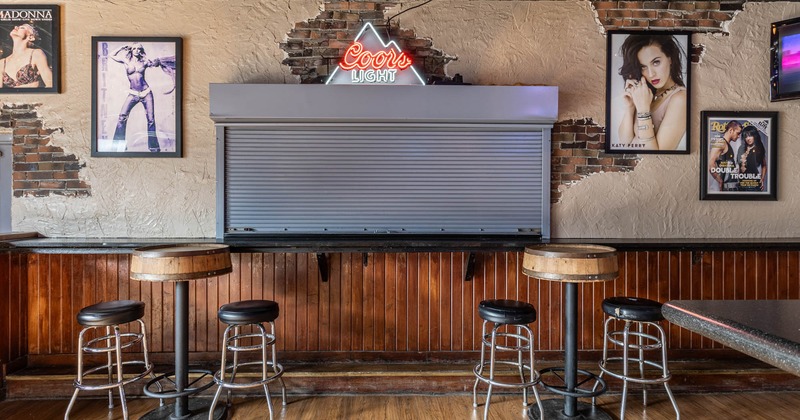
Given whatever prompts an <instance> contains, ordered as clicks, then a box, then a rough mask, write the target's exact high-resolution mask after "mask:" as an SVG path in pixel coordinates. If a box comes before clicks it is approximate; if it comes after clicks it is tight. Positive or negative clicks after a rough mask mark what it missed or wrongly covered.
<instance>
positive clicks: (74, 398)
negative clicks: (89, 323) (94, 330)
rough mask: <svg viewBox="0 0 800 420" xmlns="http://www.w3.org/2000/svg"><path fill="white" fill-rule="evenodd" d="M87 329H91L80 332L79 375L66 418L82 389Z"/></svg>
mask: <svg viewBox="0 0 800 420" xmlns="http://www.w3.org/2000/svg"><path fill="white" fill-rule="evenodd" d="M86 331H89V329H88V328H84V329H82V330H81V332H80V333H78V376H77V378H76V379H75V392H73V393H72V398H71V399H70V400H69V405H67V411H66V412H64V420H69V412H70V411H72V407H73V406H74V405H75V401H76V400H77V399H78V392H80V391H81V388H80V386H81V385H83V336H84V335H85V334H86Z"/></svg>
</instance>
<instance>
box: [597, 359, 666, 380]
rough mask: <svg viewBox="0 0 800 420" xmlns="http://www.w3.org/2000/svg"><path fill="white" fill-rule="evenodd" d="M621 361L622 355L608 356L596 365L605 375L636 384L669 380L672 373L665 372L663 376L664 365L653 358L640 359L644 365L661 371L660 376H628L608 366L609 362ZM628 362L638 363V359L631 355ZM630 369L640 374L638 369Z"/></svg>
mask: <svg viewBox="0 0 800 420" xmlns="http://www.w3.org/2000/svg"><path fill="white" fill-rule="evenodd" d="M622 361H623V360H622V357H609V358H607V359H606V360H605V363H603V362H600V363H599V364H598V367H599V368H600V370H602V371H603V372H605V373H606V374H607V375H610V376H612V377H614V378H617V379H622V380H623V381H628V382H634V383H637V384H661V383H664V382H667V381H669V380H670V379H671V378H672V374H670V373H669V372H668V373H667V374H666V376H664V374H663V371H664V366H662V365H660V364H658V362H656V361H654V360H642V361H641V362H642V363H644V364H645V365H648V366H652V367H654V368H656V369H658V370H660V371H661V372H660V373H661V375H660V376H654V377H650V378H646V377H641V376H631V375H630V373H629V374H628V376H625V375H624V374H622V373H620V371H618V370H613V369H611V368H609V367H608V364H609V362H619V363H621V362H622ZM628 362H633V363H638V362H639V359H638V358H632V357H631V358H628ZM630 370H632V371H634V372H633V373H635V374H637V375H639V374H640V372H639V369H630Z"/></svg>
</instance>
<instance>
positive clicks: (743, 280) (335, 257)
mask: <svg viewBox="0 0 800 420" xmlns="http://www.w3.org/2000/svg"><path fill="white" fill-rule="evenodd" d="M468 256H469V253H466V252H435V253H433V252H431V253H413V252H407V253H405V252H396V253H368V254H362V253H356V252H353V253H333V254H329V255H328V258H327V264H328V281H327V282H322V281H321V276H320V273H319V268H318V264H317V254H315V253H291V252H280V253H233V254H232V258H233V272H232V273H231V274H229V275H224V276H220V277H213V278H210V279H207V280H203V281H195V282H192V283H191V284H190V301H191V304H190V320H189V324H190V331H189V335H190V343H189V350H190V352H192V356H191V359H192V361H206V362H216V361H217V358H218V351H219V349H220V337H221V335H222V331H223V325H222V324H220V323H219V322H218V321H217V319H216V312H217V309H218V308H219V306H220V305H222V304H225V303H228V302H232V301H237V300H245V299H262V298H263V299H270V300H275V301H277V302H279V304H280V305H281V313H280V316H279V318H278V320H277V321H276V327H277V329H278V334H279V341H278V349H279V358H281V359H282V360H284V361H287V362H289V363H298V364H302V363H313V362H320V361H326V362H330V361H340V362H353V361H358V362H364V363H369V362H380V363H384V362H418V363H419V362H424V363H457V362H459V361H460V362H465V361H474V360H476V358H477V351H478V350H479V348H480V347H479V345H480V341H479V335H480V330H481V320H480V318H479V317H478V315H477V310H476V308H477V305H478V302H479V301H481V300H483V299H487V298H508V299H516V300H523V301H527V302H530V303H532V304H533V305H534V306H535V307H536V309H537V312H538V317H537V321H536V322H535V323H534V324H533V326H532V327H533V330H534V334H535V339H536V350H537V358H539V359H541V360H544V361H545V363H547V361H550V362H552V363H558V362H560V360H561V358H562V357H563V356H562V354H563V353H562V351H563V349H562V346H563V343H562V331H563V325H562V313H561V307H562V305H561V302H562V295H561V285H560V284H558V283H555V282H548V281H540V280H536V279H530V278H528V277H527V276H525V275H524V274H522V270H521V264H522V252H482V253H477V259H476V265H475V270H474V277H473V279H472V280H471V281H465V280H464V273H465V270H466V266H467V260H468ZM129 264H130V255H129V254H122V253H120V254H57V253H46V254H38V253H30V254H11V253H5V254H0V281H2V287H3V289H2V296H0V299H2V301H0V302H2V303H3V305H2V314H0V321H2V324H0V334H1V335H0V338H2V340H3V348H2V349H1V350H0V356H2V360H3V361H4V363H6V360H12V359H15V358H17V359H18V358H20V357H22V356H27V360H26V365H27V367H28V368H42V367H48V366H61V367H68V366H74V363H75V356H74V355H75V354H76V352H77V349H76V348H75V347H76V337H77V334H78V331H79V326H78V324H77V323H76V321H75V315H76V314H77V312H78V311H79V310H80V309H81V308H82V307H84V306H87V305H90V304H93V303H96V302H99V301H102V300H113V299H137V300H142V301H144V302H145V303H146V305H147V306H146V308H147V309H146V314H145V317H144V320H145V322H146V324H147V328H148V335H149V337H148V341H149V347H150V351H151V352H152V353H154V356H153V357H154V359H155V360H156V362H160V363H164V364H169V363H170V362H171V357H172V352H173V350H174V349H173V313H172V310H173V307H174V305H173V299H174V288H173V286H172V284H169V283H165V284H159V283H152V282H138V281H132V280H130V276H129ZM619 266H620V274H619V277H618V278H617V279H616V280H614V281H609V282H605V283H594V284H583V285H580V289H579V299H581V302H580V303H579V307H580V310H581V317H580V320H579V324H578V328H579V338H578V345H579V349H580V351H581V356H580V358H581V359H582V360H591V361H592V365H589V366H588V368H589V369H592V370H596V365H594V363H596V360H597V359H599V353H600V351H601V350H602V344H603V341H602V334H603V320H604V315H603V313H602V309H601V307H600V303H601V301H602V300H603V298H605V297H609V296H639V297H646V298H650V299H654V300H658V301H661V302H665V301H668V300H672V299H800V251H793V250H792V251H727V250H726V251H702V252H701V251H630V252H620V253H619ZM6 273H8V275H6ZM25 276H27V278H25ZM6 277H8V279H6ZM15 305H16V306H15ZM20 305H21V306H20ZM26 313H27V315H26ZM668 335H669V352H670V357H671V358H672V359H673V360H689V359H691V360H697V359H715V358H716V359H718V360H724V359H730V358H738V357H740V355H739V354H738V353H736V352H734V351H732V350H728V349H725V348H724V347H723V346H721V345H719V344H716V343H714V342H713V341H711V340H709V339H706V338H703V337H701V336H699V335H697V334H694V333H691V332H689V331H687V330H684V329H681V328H679V327H675V326H672V325H670V326H669V327H668ZM6 343H8V344H7V345H6ZM722 365H724V362H722ZM687 366H690V367H687V368H686V369H687V372H686V373H685V375H683V376H681V375H680V374H676V375H675V376H676V377H678V379H677V380H678V384H676V386H677V387H678V388H680V387H681V381H687V382H686V383H685V386H686V387H687V388H691V387H692V383H691V379H689V378H690V377H691V373H692V372H695V373H696V372H697V371H698V370H700V369H702V367H699V366H700V365H699V364H697V363H694V364H689V365H687ZM758 369H760V370H759V371H769V372H768V373H769V374H770V375H772V376H770V377H769V379H763V378H762V379H763V380H762V382H768V381H774V386H776V387H778V386H780V387H783V388H786V387H787V386H788V387H790V388H791V387H795V388H797V389H800V378H796V377H793V376H792V375H789V374H786V375H783V374H781V372H780V371H774V370H769V369H768V368H767V367H765V366H760V367H759V368H758ZM470 374H471V373H470V372H469V371H468V370H467V371H465V375H466V376H469V375H470ZM466 376H465V377H466ZM747 380H748V379H742V381H747ZM749 380H750V382H753V380H752V379H749ZM710 381H711V380H710V379H709V382H710ZM467 382H468V381H467ZM756 382H758V381H756ZM470 385H471V384H470ZM706 385H707V386H711V385H709V384H706ZM762 385H763V387H764V388H769V387H770V385H769V384H762ZM712 388H713V387H712ZM464 389H466V388H464Z"/></svg>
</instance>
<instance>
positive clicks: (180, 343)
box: [173, 281, 190, 419]
mask: <svg viewBox="0 0 800 420" xmlns="http://www.w3.org/2000/svg"><path fill="white" fill-rule="evenodd" d="M188 383H189V282H187V281H179V282H177V283H175V388H176V390H177V391H178V392H183V390H184V389H186V386H187V384H188ZM189 414H190V413H189V396H188V395H184V396H181V397H178V398H176V399H175V412H174V415H173V418H176V419H182V418H187V417H188V416H189Z"/></svg>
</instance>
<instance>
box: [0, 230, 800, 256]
mask: <svg viewBox="0 0 800 420" xmlns="http://www.w3.org/2000/svg"><path fill="white" fill-rule="evenodd" d="M170 243H176V244H181V243H224V244H227V245H229V246H230V247H231V251H232V252H327V253H332V252H452V251H463V252H495V251H508V252H518V251H522V250H524V248H525V246H527V245H531V244H546V243H553V244H595V245H605V246H611V247H614V248H616V249H617V250H618V251H755V250H758V251H791V250H800V238H758V239H753V238H748V239H736V240H733V239H724V238H723V239H720V238H717V239H708V238H663V239H661V238H586V239H544V240H543V239H541V238H539V237H538V236H534V235H531V236H525V235H406V234H375V235H368V234H365V235H273V236H255V235H253V236H238V237H237V236H233V237H228V238H225V239H215V238H56V237H53V238H49V237H41V236H38V235H37V234H35V233H34V234H8V235H4V234H0V249H1V248H10V249H17V250H28V251H31V252H36V253H119V252H121V253H126V252H131V251H132V250H133V249H135V248H138V247H142V246H148V245H157V244H170Z"/></svg>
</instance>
